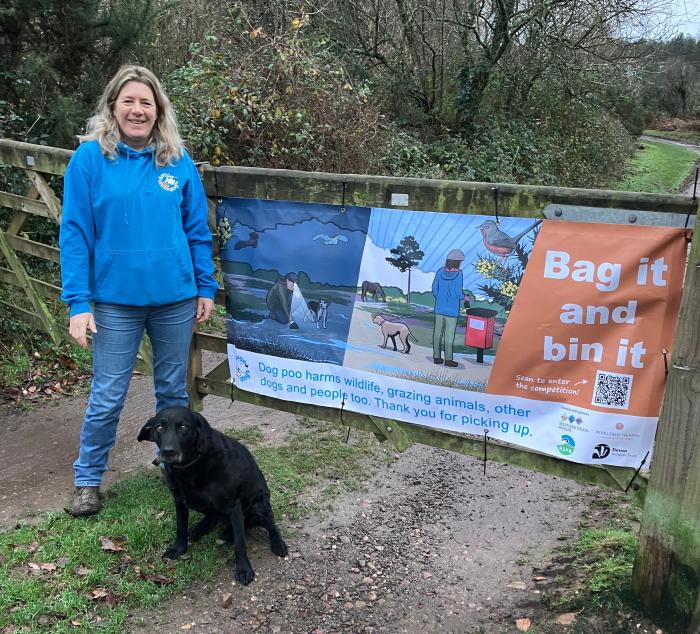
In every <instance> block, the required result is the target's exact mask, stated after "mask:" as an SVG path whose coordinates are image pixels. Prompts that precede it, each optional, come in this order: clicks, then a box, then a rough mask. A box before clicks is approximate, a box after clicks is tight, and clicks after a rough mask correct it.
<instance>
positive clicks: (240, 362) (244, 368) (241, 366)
mask: <svg viewBox="0 0 700 634" xmlns="http://www.w3.org/2000/svg"><path fill="white" fill-rule="evenodd" d="M236 376H237V377H238V380H239V381H240V382H241V383H243V381H247V380H248V379H250V369H249V368H248V363H247V362H246V360H245V359H244V358H243V357H242V356H241V355H240V354H237V355H236Z"/></svg>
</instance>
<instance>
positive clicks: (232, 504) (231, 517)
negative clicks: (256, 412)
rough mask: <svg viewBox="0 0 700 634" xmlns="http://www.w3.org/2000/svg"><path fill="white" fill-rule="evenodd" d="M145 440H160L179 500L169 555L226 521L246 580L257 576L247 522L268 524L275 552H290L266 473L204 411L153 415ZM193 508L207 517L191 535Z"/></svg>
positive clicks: (181, 410)
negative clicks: (248, 545) (248, 549)
mask: <svg viewBox="0 0 700 634" xmlns="http://www.w3.org/2000/svg"><path fill="white" fill-rule="evenodd" d="M142 440H150V441H151V442H154V443H156V445H158V448H159V450H160V460H161V462H162V463H163V464H164V466H165V480H166V483H167V485H168V487H170V491H171V492H172V494H173V498H174V500H175V514H176V522H177V530H176V535H175V542H174V543H173V544H171V545H170V547H169V548H168V549H167V550H166V551H165V553H164V554H163V557H165V558H167V559H177V558H178V557H180V556H181V555H184V554H185V553H186V552H187V544H188V538H189V539H191V540H192V541H196V540H197V539H200V538H201V537H203V536H204V535H206V534H207V533H208V532H210V531H211V530H212V529H213V528H214V527H215V526H216V525H217V524H220V523H222V524H223V525H224V532H225V534H227V533H229V531H230V534H231V535H232V538H233V548H234V552H235V553H236V574H235V577H236V580H237V581H239V582H240V583H242V584H244V585H247V584H249V583H250V582H251V581H253V579H254V578H255V572H254V571H253V567H252V566H251V565H250V561H249V560H248V555H247V553H246V542H245V529H246V528H248V527H251V526H262V527H263V528H265V529H267V532H268V533H269V535H270V548H271V549H272V552H273V553H275V555H279V556H280V557H286V556H287V552H288V551H287V545H286V544H285V543H284V541H283V540H282V536H281V535H280V532H279V530H278V529H277V526H276V525H275V520H274V517H273V515H272V507H271V506H270V491H269V489H268V488H267V483H266V482H265V477H264V476H263V474H262V472H261V471H260V469H259V468H258V465H257V464H256V463H255V460H254V458H253V456H252V455H251V454H250V452H249V451H248V450H247V449H246V448H245V447H244V446H243V445H242V444H241V443H239V442H238V441H236V440H234V439H233V438H229V437H228V436H224V434H222V433H221V432H219V431H217V430H215V429H212V428H211V427H210V425H209V423H208V422H207V421H206V420H205V419H204V417H203V416H201V415H200V414H198V413H196V412H191V411H190V410H188V409H187V408H186V407H169V408H167V409H164V410H162V411H161V412H159V413H158V414H156V415H155V416H154V417H153V418H151V419H149V420H148V422H147V423H146V424H145V425H144V426H143V428H142V429H141V431H140V432H139V435H138V441H139V442H141V441H142ZM190 510H194V511H199V512H200V513H202V514H203V515H204V517H203V518H202V519H201V520H200V521H199V522H198V523H197V524H195V526H194V527H193V528H192V530H191V531H189V535H188V520H189V512H190ZM227 529H228V530H227Z"/></svg>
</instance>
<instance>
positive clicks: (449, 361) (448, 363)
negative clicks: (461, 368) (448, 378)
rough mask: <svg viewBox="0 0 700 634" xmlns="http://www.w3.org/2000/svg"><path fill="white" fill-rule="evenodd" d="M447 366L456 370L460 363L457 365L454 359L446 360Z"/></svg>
mask: <svg viewBox="0 0 700 634" xmlns="http://www.w3.org/2000/svg"><path fill="white" fill-rule="evenodd" d="M445 365H446V366H447V367H448V368H456V367H457V366H458V365H459V363H457V362H456V361H453V360H452V359H445Z"/></svg>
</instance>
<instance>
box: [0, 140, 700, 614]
mask: <svg viewBox="0 0 700 634" xmlns="http://www.w3.org/2000/svg"><path fill="white" fill-rule="evenodd" d="M71 154H72V152H70V151H69V150H63V149H58V148H49V147H44V146H37V145H31V144H26V143H19V142H15V141H9V140H4V139H0V165H4V166H8V167H13V168H18V169H21V170H23V171H24V172H25V173H26V174H27V176H28V179H29V182H28V185H30V187H29V188H28V193H27V194H26V195H25V196H20V195H17V194H16V193H9V192H0V206H1V207H6V208H9V209H11V210H13V212H14V214H13V216H12V218H11V220H10V222H9V223H8V224H7V226H6V227H5V228H4V229H3V228H0V254H2V256H4V260H5V262H2V261H0V282H2V284H9V285H12V286H15V287H19V288H22V289H24V291H25V292H26V295H27V298H28V300H29V302H30V303H31V305H32V307H33V309H34V311H33V312H32V311H28V310H26V309H22V308H19V307H17V306H13V305H9V304H7V303H2V302H0V306H1V307H2V310H3V311H4V310H7V311H12V312H14V313H15V314H18V315H19V317H20V318H21V319H24V320H25V321H26V322H27V323H30V324H32V325H33V326H35V327H37V328H40V329H41V330H43V331H45V332H46V333H48V334H49V336H50V337H51V338H52V339H53V340H54V341H57V340H62V339H67V331H66V328H65V326H64V325H63V323H62V322H58V323H57V321H56V319H55V318H53V317H52V315H51V311H50V310H49V309H48V307H47V305H46V303H45V301H44V300H45V299H49V300H55V299H56V298H57V297H58V295H59V294H60V289H59V288H58V287H56V286H53V285H51V284H47V283H45V282H42V281H41V280H38V279H35V278H32V277H30V276H29V275H28V274H27V272H26V268H25V267H24V266H23V264H22V257H23V256H32V257H38V258H42V259H44V260H47V261H50V262H58V261H59V258H58V250H57V249H56V248H55V247H52V246H50V245H44V244H40V243H38V242H34V241H32V240H29V239H27V238H26V237H23V236H21V235H20V231H21V228H22V226H23V225H24V224H25V222H26V220H27V219H28V218H29V217H30V215H37V216H41V217H44V218H51V219H53V220H54V221H55V222H57V223H60V217H61V205H60V201H59V200H58V198H57V196H56V195H55V194H54V192H53V191H52V189H51V188H50V187H49V184H48V183H49V181H50V179H51V178H52V177H54V178H55V177H56V176H61V175H63V173H64V172H65V169H66V166H67V164H68V161H69V159H70V156H71ZM200 174H201V177H202V181H203V183H204V187H205V191H206V193H207V196H208V198H209V220H210V226H211V228H212V231H215V222H214V220H215V218H214V215H215V210H216V205H217V202H218V200H219V199H220V198H223V197H241V198H258V199H270V200H284V201H301V202H316V203H329V204H335V205H342V204H348V205H359V206H364V207H385V208H391V207H400V208H409V209H412V210H417V211H421V210H425V211H442V212H449V213H460V214H483V213H485V212H488V213H493V211H494V206H495V204H496V201H497V203H498V209H499V211H500V214H501V215H502V216H520V217H545V218H551V219H564V220H566V219H569V218H572V219H577V220H580V219H581V217H580V208H582V207H583V208H586V210H584V211H585V212H586V213H587V214H588V219H589V220H592V221H594V220H596V219H598V220H599V221H605V222H618V223H635V222H640V216H643V218H642V221H644V222H651V223H653V224H669V225H674V226H689V225H690V224H694V223H695V220H696V216H697V210H698V205H697V201H696V200H694V199H690V198H686V197H682V196H665V195H656V194H644V193H633V192H632V193H631V192H617V191H606V190H584V189H570V188H558V187H536V186H527V185H511V184H497V185H495V184H490V183H472V182H462V181H438V180H428V179H408V178H390V177H382V176H363V175H355V174H323V173H312V172H296V171H289V170H268V169H258V168H242V167H221V168H212V167H211V166H209V165H207V164H205V165H201V166H200ZM576 213H578V214H579V215H578V216H575V214H576ZM645 214H646V215H645ZM658 216H662V217H663V219H662V220H659V219H658ZM650 218H651V220H650ZM214 243H215V244H216V241H214ZM697 252H698V249H697V248H695V249H694V253H695V255H694V256H693V259H691V266H690V267H689V273H688V276H687V280H686V289H687V290H686V291H684V297H683V301H682V309H681V321H680V323H679V338H680V340H679V341H678V345H677V348H676V349H674V356H673V359H672V360H671V365H672V368H671V372H670V374H669V388H668V391H667V396H666V399H665V402H664V406H663V409H662V414H661V419H660V421H659V428H660V429H661V430H665V429H668V430H672V431H670V432H668V433H665V432H664V433H662V434H660V440H661V439H662V440H663V441H664V447H663V448H662V447H660V446H659V442H658V441H657V448H656V455H658V456H666V457H665V458H664V462H665V463H666V462H669V461H670V463H671V464H673V469H672V470H673V471H674V476H673V478H672V480H673V481H674V484H673V485H671V486H670V487H668V486H665V485H658V484H657V486H655V487H654V491H656V493H655V496H654V500H655V503H654V509H655V516H654V517H655V518H656V519H655V520H650V519H646V520H645V524H644V525H645V530H646V531H647V535H646V536H645V537H644V541H643V545H644V544H653V547H654V548H656V550H654V551H653V553H652V550H650V548H651V546H649V548H647V549H646V550H644V552H642V553H640V556H642V557H643V558H644V562H645V564H644V566H642V565H641V564H640V565H639V566H638V569H639V570H640V572H639V574H638V575H637V588H638V590H639V592H640V594H641V595H642V596H646V595H649V596H651V589H650V587H651V586H652V585H653V586H654V587H653V596H654V597H660V598H659V599H658V600H657V601H656V602H654V601H653V600H650V601H648V605H649V606H650V607H658V606H659V605H660V602H661V601H663V598H664V597H666V594H667V593H666V594H664V592H665V590H666V589H667V585H663V584H668V583H671V582H673V580H675V579H677V576H676V577H674V576H673V574H667V575H666V578H665V581H662V582H661V587H659V583H655V584H652V582H651V579H650V576H649V573H648V571H650V570H652V571H653V570H654V565H655V562H656V559H655V558H656V557H657V556H663V557H665V558H666V560H667V562H668V561H669V560H673V561H676V562H681V565H682V566H684V568H683V570H684V571H686V572H687V571H691V572H693V574H694V575H695V577H694V578H695V586H694V588H693V587H691V588H690V596H692V601H691V602H692V606H691V607H687V606H686V612H687V611H688V610H690V612H691V613H692V611H693V610H695V611H696V616H695V618H696V620H697V619H698V618H700V617H698V614H700V612H699V611H698V607H697V606H700V603H698V604H697V606H696V602H697V600H698V596H699V595H698V583H699V582H698V580H699V579H700V555H698V553H700V515H698V513H699V511H698V509H700V445H699V443H698V440H699V438H698V432H697V429H698V425H697V422H698V420H699V418H698V416H699V415H700V406H699V405H698V398H697V394H698V392H700V387H699V386H700V380H699V379H698V376H699V375H698V372H699V371H700V354H699V352H698V351H699V349H700V344H699V342H700V338H699V337H698V334H697V333H698V328H697V326H698V323H697V322H698V315H700V292H698V272H697V269H698V267H700V264H698V260H697ZM18 254H21V255H18ZM215 255H216V249H215ZM2 259H3V258H1V257H0V260H2ZM216 301H217V303H218V304H223V303H224V292H223V290H221V291H220V292H219V293H218V294H217V299H216ZM683 333H686V334H685V335H684V334H683ZM693 333H694V334H693ZM226 346H227V342H226V338H225V337H223V336H217V335H210V334H203V333H198V332H197V333H195V335H194V337H193V342H192V351H191V354H190V362H189V392H190V402H191V406H192V407H193V408H195V409H199V408H201V406H202V399H203V398H205V397H206V396H207V395H209V394H215V395H217V396H220V397H223V398H229V399H230V398H235V399H238V400H241V401H245V402H248V403H255V404H258V405H262V406H266V407H271V408H273V409H278V410H282V411H287V412H293V413H296V414H301V415H306V416H310V417H314V418H321V419H325V420H330V421H333V422H336V423H339V424H340V423H342V424H343V425H346V426H352V427H355V428H358V429H362V430H366V431H369V432H372V433H374V434H376V435H377V436H378V437H379V438H381V439H385V440H389V441H390V442H391V443H392V444H393V445H394V446H395V447H396V448H397V450H399V451H403V450H405V449H407V448H408V447H409V446H411V445H412V444H413V443H419V444H425V445H430V446H434V447H441V448H444V449H448V450H450V451H456V452H459V453H463V454H468V455H473V456H477V457H481V456H483V439H481V438H476V437H473V436H468V435H465V434H457V433H450V432H446V431H439V430H434V429H429V428H426V427H422V426H419V425H414V424H408V423H404V422H398V421H395V420H390V419H385V418H378V417H376V416H367V415H363V414H359V413H355V412H341V411H340V410H337V409H332V408H324V407H318V406H313V405H308V404H304V403H294V402H288V401H283V400H278V399H274V398H271V397H267V396H262V395H258V394H254V393H252V392H247V391H244V390H239V389H237V387H236V386H234V385H232V383H231V381H230V374H229V365H228V360H227V359H223V360H221V362H220V363H219V364H218V365H217V366H216V367H215V368H214V369H213V370H212V371H210V372H206V373H205V372H204V371H203V364H202V355H203V353H204V351H205V350H206V351H212V352H215V353H220V354H222V355H225V354H226V350H227V347H226ZM141 357H142V358H141V360H140V366H139V369H142V370H146V371H148V367H149V361H150V352H149V350H148V347H147V346H142V350H141ZM669 393H670V394H671V397H669ZM664 434H665V435H664ZM670 436H673V437H675V438H684V439H686V440H687V441H689V442H690V443H691V444H690V445H689V446H686V447H685V449H684V450H683V451H679V450H677V449H676V448H674V447H673V438H671V437H670ZM489 458H490V459H492V460H495V461H498V462H503V463H508V464H513V465H518V466H523V467H526V468H528V469H532V470H535V471H540V472H543V473H549V474H553V475H557V476H561V477H565V478H570V479H574V480H578V481H581V482H586V483H593V484H597V485H602V486H608V487H612V488H616V489H622V490H624V489H625V488H626V487H627V486H628V484H629V483H630V481H631V480H632V478H633V476H634V471H635V470H634V469H631V468H621V467H610V466H593V465H583V464H577V463H572V462H565V461H563V460H559V459H557V458H553V457H550V456H545V455H542V454H539V453H536V452H531V451H526V450H523V449H520V448H515V447H511V446H507V445H505V444H500V443H493V444H491V445H490V448H489ZM659 460H661V458H659ZM655 466H656V462H655ZM669 470H671V468H670V467H668V468H667V467H664V468H663V469H661V468H659V469H658V471H659V472H661V471H663V472H664V473H666V472H667V471H669ZM656 472H657V469H656V468H655V469H654V470H653V471H652V474H653V475H652V481H653V480H654V477H655V475H656ZM691 473H694V476H693V477H690V474H691ZM686 484H688V486H686ZM646 489H647V481H646V479H645V478H637V479H636V480H635V484H634V486H633V487H632V488H631V489H630V490H631V491H632V492H634V493H635V494H636V495H639V496H641V497H643V496H644V495H645V493H646ZM678 491H681V492H680V493H677V492H678ZM659 497H661V498H664V499H669V500H670V499H672V500H674V501H675V502H677V503H678V505H680V508H683V507H685V508H688V507H690V508H692V509H694V511H693V512H692V513H687V512H686V513H681V519H682V521H681V520H680V519H679V520H678V521H676V522H675V523H673V522H668V521H664V522H662V521H660V520H659V519H658V517H659V514H660V513H661V515H663V509H662V507H661V506H660V503H659ZM663 508H666V507H663ZM659 509H661V510H659ZM674 510H675V511H676V514H675V516H674V517H676V518H678V515H679V513H680V511H679V507H674ZM658 529H663V531H666V533H665V534H664V535H663V536H659V535H658V533H657V530H658ZM674 531H675V532H674ZM681 533H682V539H681V538H680V537H678V538H677V536H678V535H680V534H681ZM655 540H656V541H655ZM659 544H661V547H659ZM679 544H680V545H679ZM691 548H694V552H693V554H690V553H691V551H690V550H689V549H691ZM670 568H672V566H671V565H670V564H669V565H668V566H666V569H670ZM642 569H643V570H644V571H646V573H645V574H646V576H645V574H642V572H641V571H642ZM652 576H653V575H652ZM686 576H687V575H686ZM669 578H670V579H671V581H669ZM690 585H691V586H692V583H691V584H690ZM693 592H694V594H693ZM686 603H687V601H686Z"/></svg>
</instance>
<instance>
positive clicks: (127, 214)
mask: <svg viewBox="0 0 700 634" xmlns="http://www.w3.org/2000/svg"><path fill="white" fill-rule="evenodd" d="M130 153H131V152H130V150H129V147H128V146H127V147H126V178H125V179H124V186H123V189H122V199H123V200H124V226H125V227H128V226H129V211H128V205H127V203H126V191H127V183H128V182H129V158H130Z"/></svg>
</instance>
